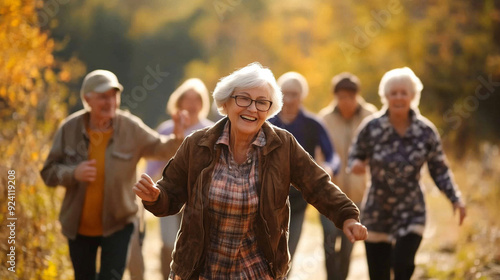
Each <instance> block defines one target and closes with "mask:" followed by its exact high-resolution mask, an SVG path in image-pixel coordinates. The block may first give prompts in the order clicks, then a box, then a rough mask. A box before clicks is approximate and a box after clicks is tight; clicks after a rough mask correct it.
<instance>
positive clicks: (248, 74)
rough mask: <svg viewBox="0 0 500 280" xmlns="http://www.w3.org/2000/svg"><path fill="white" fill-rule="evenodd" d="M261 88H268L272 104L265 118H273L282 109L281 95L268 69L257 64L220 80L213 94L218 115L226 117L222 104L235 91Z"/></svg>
mask: <svg viewBox="0 0 500 280" xmlns="http://www.w3.org/2000/svg"><path fill="white" fill-rule="evenodd" d="M262 86H267V87H268V88H269V98H270V100H271V101H272V102H273V104H272V105H271V108H270V109H269V111H268V115H267V118H268V119H269V118H272V117H274V116H275V115H276V114H278V113H279V111H281V107H283V94H282V93H281V89H280V87H279V86H278V84H277V83H276V79H275V78H274V75H273V72H272V71H271V70H270V69H268V68H264V67H263V66H262V65H261V64H260V63H258V62H253V63H250V64H248V65H247V66H245V67H243V68H241V69H238V70H236V71H234V72H233V73H231V74H230V75H229V76H226V77H224V78H221V79H220V81H219V82H218V83H217V86H215V90H214V93H213V98H214V101H215V103H216V104H217V110H218V111H219V114H221V115H223V116H226V115H227V111H226V109H225V108H224V104H226V102H227V101H228V100H229V98H230V97H231V95H232V94H233V92H234V91H235V90H236V89H250V88H256V87H262Z"/></svg>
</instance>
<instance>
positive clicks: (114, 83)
mask: <svg viewBox="0 0 500 280" xmlns="http://www.w3.org/2000/svg"><path fill="white" fill-rule="evenodd" d="M112 88H116V89H118V92H122V91H123V86H122V85H121V84H120V82H118V78H117V77H116V75H115V74H113V72H110V71H108V70H102V69H99V70H94V71H92V72H90V73H88V74H87V76H85V78H84V79H83V83H82V88H81V89H80V98H81V99H82V102H83V106H84V107H85V108H87V109H88V104H87V102H86V101H85V98H83V96H84V95H85V94H87V93H89V92H96V93H103V92H106V91H108V90H110V89H112Z"/></svg>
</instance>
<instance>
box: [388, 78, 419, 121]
mask: <svg viewBox="0 0 500 280" xmlns="http://www.w3.org/2000/svg"><path fill="white" fill-rule="evenodd" d="M413 97H414V94H413V93H412V92H411V91H410V86H409V85H408V84H407V83H405V82H397V83H394V84H392V85H391V87H390V90H389V92H388V93H387V94H386V98H387V103H388V105H389V113H390V114H394V115H406V114H408V112H409V111H410V104H411V101H412V100H413Z"/></svg>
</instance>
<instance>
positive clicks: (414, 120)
mask: <svg viewBox="0 0 500 280" xmlns="http://www.w3.org/2000/svg"><path fill="white" fill-rule="evenodd" d="M410 120H411V124H410V126H409V128H408V129H407V131H406V132H405V134H404V135H403V136H400V135H399V134H398V133H397V132H396V130H395V129H394V127H393V126H392V124H391V123H390V122H389V113H388V111H386V112H385V114H383V115H381V116H380V115H379V117H375V118H373V119H371V120H365V121H364V122H363V123H362V124H361V125H360V129H359V133H358V136H357V139H356V140H355V141H354V142H353V145H352V147H351V150H350V153H349V166H351V165H352V162H353V160H355V159H360V160H368V163H369V167H370V173H371V185H370V186H369V188H368V189H367V192H366V193H365V196H364V199H363V204H362V211H361V222H362V223H363V224H364V225H365V226H366V227H367V228H368V231H369V237H368V238H369V239H368V240H367V241H371V242H392V241H393V240H395V239H397V238H400V237H402V236H405V235H406V234H408V233H416V234H419V235H422V234H423V231H424V226H425V219H426V213H425V211H426V210H425V201H424V195H423V192H422V189H421V186H420V184H419V181H420V174H421V172H420V171H421V168H422V166H423V165H424V163H426V162H427V165H428V168H429V172H430V175H431V177H432V179H433V180H434V182H435V183H436V185H437V187H438V188H439V189H440V190H441V191H442V192H443V193H444V194H445V195H446V196H447V197H448V199H449V200H450V201H451V202H452V203H454V202H456V201H458V200H459V199H460V192H459V191H458V189H457V186H456V184H455V183H454V181H453V177H452V176H453V175H452V174H451V171H450V170H449V168H448V165H447V163H446V157H445V155H444V154H443V150H442V146H441V140H440V137H439V134H438V133H437V131H436V129H435V127H434V125H433V124H432V123H431V122H430V121H429V120H427V119H426V118H424V117H423V116H421V115H420V114H417V113H415V112H414V111H412V110H411V111H410Z"/></svg>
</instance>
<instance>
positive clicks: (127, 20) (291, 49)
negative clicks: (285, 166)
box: [0, 0, 500, 279]
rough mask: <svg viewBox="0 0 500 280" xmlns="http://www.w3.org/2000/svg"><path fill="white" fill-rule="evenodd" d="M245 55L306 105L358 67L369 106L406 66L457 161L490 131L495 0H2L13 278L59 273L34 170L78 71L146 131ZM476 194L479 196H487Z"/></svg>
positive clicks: (497, 65) (498, 18)
mask: <svg viewBox="0 0 500 280" xmlns="http://www.w3.org/2000/svg"><path fill="white" fill-rule="evenodd" d="M253 61H259V62H261V63H262V64H263V65H265V66H268V67H269V68H271V70H273V72H274V74H275V76H276V77H278V76H280V75H281V74H282V73H284V72H287V71H291V70H294V71H298V72H300V73H302V74H303V75H304V76H305V77H306V78H307V79H308V82H309V84H310V92H311V93H310V94H309V96H308V97H307V99H306V101H305V104H306V106H307V108H308V109H309V110H310V111H312V112H317V111H319V110H320V109H321V108H323V107H324V106H326V105H327V104H328V103H329V102H330V101H331V100H332V98H333V96H332V94H331V93H330V80H331V78H332V77H333V76H334V75H336V74H338V73H340V72H343V71H350V72H353V73H354V74H356V75H358V76H359V77H360V78H361V81H362V94H363V96H364V97H365V98H366V99H367V100H368V101H370V102H372V103H374V104H375V105H377V106H379V107H380V105H381V104H380V102H379V98H378V95H377V91H378V84H379V81H380V78H381V77H382V75H383V74H384V73H385V72H386V71H388V70H390V69H393V68H396V67H402V66H408V67H410V68H412V69H413V70H414V71H415V73H416V74H417V76H419V77H420V78H421V80H422V82H423V84H424V90H423V93H422V100H421V103H420V104H421V105H420V110H421V111H422V113H423V114H424V115H425V116H427V117H429V118H430V119H431V120H432V121H433V122H434V123H435V124H436V126H437V127H438V128H439V130H440V132H441V134H442V137H443V139H444V141H445V148H446V149H447V150H449V151H452V150H453V151H455V154H456V155H457V156H458V158H464V157H465V156H467V152H470V153H471V154H476V155H477V152H480V151H481V150H480V145H479V143H481V142H482V141H488V142H491V143H493V144H498V139H500V126H499V125H498V120H499V119H500V110H498V109H497V106H498V104H500V96H499V88H500V0H484V1H451V0H444V1H433V0H425V1H418V3H417V2H416V1H405V0H385V1H382V0H371V1H367V0H360V1H356V2H345V1H321V0H311V1H299V0H287V1H285V0H268V1H263V0H256V1H243V0H210V1H201V0H185V1H172V0H142V1H136V0H110V1H100V0H85V1H84V0H73V1H68V0H45V1H40V0H2V1H0V122H1V127H2V129H1V134H0V159H1V164H0V174H3V175H2V176H0V180H1V185H0V190H1V191H2V194H3V193H5V194H6V193H7V192H6V185H7V184H6V180H7V179H6V178H7V176H6V174H7V170H9V169H15V170H16V176H17V178H18V180H17V183H16V184H17V185H16V191H17V192H16V195H17V198H16V199H18V200H19V201H20V204H22V207H20V208H17V209H16V215H17V217H18V225H19V227H18V232H17V233H18V236H17V239H18V240H19V246H17V247H16V248H17V249H16V250H17V257H18V262H17V265H18V270H17V272H16V273H17V276H18V277H19V278H20V279H35V278H36V279H39V278H44V279H66V278H68V277H70V276H68V269H67V268H68V259H67V252H66V251H65V250H67V248H66V246H65V245H66V244H65V239H64V238H62V236H61V234H60V230H59V228H58V227H59V225H58V223H57V222H56V220H57V213H58V210H59V203H60V198H61V195H62V193H61V192H63V191H64V190H62V189H58V190H54V189H48V188H46V187H45V186H43V183H42V182H41V180H40V178H39V175H38V171H39V169H40V167H41V164H42V162H43V159H44V158H45V156H46V154H47V152H48V149H49V147H50V145H51V141H52V136H53V133H54V131H55V129H56V128H57V125H58V124H59V123H60V121H61V120H62V119H63V118H64V117H66V116H67V115H68V114H69V113H71V112H73V111H76V110H78V109H80V108H81V107H82V106H81V103H80V100H79V95H78V92H79V88H80V85H81V81H82V78H83V76H84V74H85V73H87V72H89V71H92V70H94V69H98V68H102V69H108V70H111V71H113V72H114V73H116V74H117V76H118V78H119V79H120V81H121V82H122V84H123V85H124V87H125V90H124V92H123V96H122V107H123V108H125V109H128V110H130V111H131V112H132V113H133V114H136V115H138V116H140V117H141V118H143V120H144V121H145V122H146V123H147V124H148V125H149V126H151V127H156V126H157V125H158V124H159V123H160V122H161V121H163V120H165V119H166V118H169V116H167V115H166V113H165V110H164V108H165V104H166V102H167V100H168V97H169V95H170V93H171V92H172V91H173V90H174V89H175V88H176V87H177V86H178V85H179V84H180V83H182V81H183V80H184V79H187V78H191V77H198V78H200V79H202V80H203V81H205V83H206V84H207V87H208V88H209V90H210V91H212V90H213V89H214V87H215V84H216V83H217V81H218V79H220V78H221V77H222V76H225V75H227V74H229V73H230V72H232V71H233V70H235V69H237V68H240V67H242V66H245V65H246V64H248V63H251V62H253ZM146 80H147V82H145V81H146ZM494 178H497V179H498V177H494ZM492 180H496V179H492ZM469 183H470V182H469ZM476 183H477V182H472V183H470V184H471V185H474V184H476ZM491 185H494V184H493V183H491ZM497 187H498V186H497ZM495 193H496V194H498V191H496V192H494V194H495ZM481 195H482V196H479V197H476V200H477V201H478V203H481V200H482V199H483V198H486V197H489V193H487V192H486V193H481ZM490 197H491V196H490ZM5 200H6V196H4V195H2V196H0V207H2V209H1V210H0V221H1V222H2V224H4V222H5V218H6V216H5V215H6V213H5V211H6V207H4V206H5V205H7V204H6V202H5ZM494 205H496V204H494V203H493V204H491V207H494ZM497 226H498V225H497ZM21 228H22V230H21ZM6 234H7V232H6V231H4V230H2V231H0V248H1V251H2V252H4V249H5V250H6V247H5V246H7V244H6V242H4V240H6ZM489 238H492V237H491V236H490V237H489ZM494 240H497V239H494ZM61 256H64V257H61ZM5 258H6V256H5V254H3V253H2V255H0V261H1V262H2V263H4V264H5ZM496 258H497V261H498V260H500V256H496ZM4 273H6V270H0V278H2V279H5V278H4V277H3V276H4ZM9 275H10V274H9ZM69 275H71V270H69Z"/></svg>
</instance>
